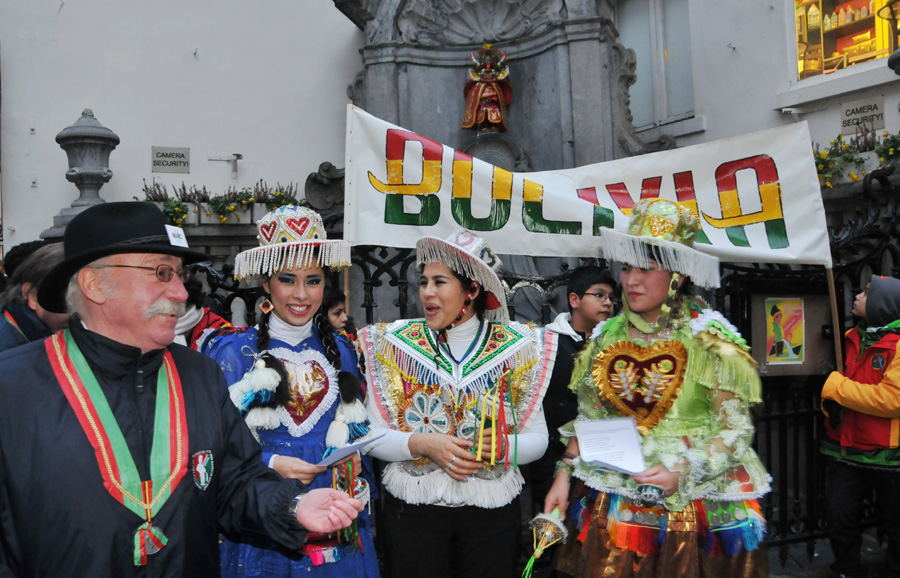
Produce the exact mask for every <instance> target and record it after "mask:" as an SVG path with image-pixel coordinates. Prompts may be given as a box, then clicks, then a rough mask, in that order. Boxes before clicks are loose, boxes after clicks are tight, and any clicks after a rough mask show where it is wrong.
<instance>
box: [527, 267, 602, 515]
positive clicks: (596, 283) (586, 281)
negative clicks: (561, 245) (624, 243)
mask: <svg viewBox="0 0 900 578" xmlns="http://www.w3.org/2000/svg"><path fill="white" fill-rule="evenodd" d="M615 292H616V282H615V279H614V278H613V276H612V275H611V274H610V273H609V271H607V270H605V269H601V268H600V267H597V266H596V265H583V266H581V267H578V268H576V269H573V270H572V273H571V274H570V275H569V280H568V282H567V283H566V294H567V299H568V303H569V311H568V313H560V314H559V315H557V316H556V319H554V320H553V323H551V324H550V325H547V326H546V328H545V329H546V330H547V331H551V332H553V333H555V334H556V335H557V345H556V362H555V363H554V365H553V373H552V374H551V376H550V384H549V385H548V386H547V393H546V395H545V396H544V402H543V403H544V416H545V417H546V419H547V429H548V430H549V433H550V441H549V444H548V446H547V451H546V452H545V453H544V456H543V457H542V458H541V459H539V460H538V461H536V462H534V463H532V464H531V469H530V472H529V476H528V479H529V484H530V485H531V488H532V499H533V500H534V503H535V504H536V508H538V510H537V511H542V508H543V499H544V496H545V495H546V494H547V491H548V490H549V489H550V484H551V483H552V482H553V471H554V469H555V468H556V462H557V461H559V460H560V459H561V457H562V454H563V451H564V450H565V446H564V445H563V444H562V443H560V440H559V427H560V426H562V425H564V424H567V423H569V422H570V421H572V420H573V419H575V416H576V415H577V414H578V403H577V399H576V396H575V393H574V392H572V391H570V390H569V379H570V378H571V376H572V367H573V365H574V363H575V358H576V357H577V356H578V353H579V352H581V349H582V348H583V347H584V345H585V343H586V342H587V340H588V339H590V336H591V333H592V332H593V331H594V328H595V327H596V326H597V325H598V324H599V323H601V322H603V321H606V320H607V319H609V318H610V317H612V316H613V315H614V314H615V311H614V306H613V301H614V300H615V298H616V297H615Z"/></svg>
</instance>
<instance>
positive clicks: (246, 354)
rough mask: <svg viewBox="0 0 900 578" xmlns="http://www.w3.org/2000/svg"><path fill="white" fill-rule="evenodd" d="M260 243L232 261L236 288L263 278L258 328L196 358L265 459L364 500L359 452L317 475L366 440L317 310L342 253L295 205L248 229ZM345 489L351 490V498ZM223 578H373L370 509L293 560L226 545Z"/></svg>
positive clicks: (267, 549)
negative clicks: (214, 374)
mask: <svg viewBox="0 0 900 578" xmlns="http://www.w3.org/2000/svg"><path fill="white" fill-rule="evenodd" d="M257 227H258V229H259V242H260V246H259V247H256V248H253V249H250V250H247V251H244V252H242V253H240V254H238V255H237V257H236V258H235V272H234V276H235V279H250V278H253V277H260V278H261V279H262V286H263V288H264V289H265V292H266V299H265V300H264V301H263V302H262V304H261V305H260V306H259V307H260V309H261V310H262V312H263V315H262V318H261V321H260V322H259V325H257V326H256V327H250V328H247V329H244V330H235V329H234V328H229V329H227V330H223V331H220V332H217V333H216V332H214V333H212V334H211V335H208V336H207V338H206V339H205V341H204V342H203V343H202V344H201V351H202V352H203V353H205V354H207V355H209V356H210V357H212V358H213V359H215V360H216V361H217V362H218V364H219V367H221V368H222V371H223V372H224V373H225V378H226V380H227V381H228V384H229V392H230V394H231V400H232V401H233V402H234V404H235V405H236V406H237V407H238V409H239V410H240V411H241V414H242V415H243V416H244V419H245V421H246V422H247V425H248V426H249V427H250V429H251V431H253V433H254V434H255V435H256V437H257V438H258V439H259V442H260V445H261V446H262V460H263V461H264V462H266V463H267V464H268V465H269V467H270V468H272V469H274V470H276V471H277V472H278V473H280V474H281V475H282V476H283V477H285V478H297V479H299V480H300V481H302V482H303V483H304V484H306V485H307V486H308V487H310V488H321V487H334V488H336V489H339V490H341V491H344V492H347V493H349V494H351V495H353V496H355V497H356V498H357V499H359V500H361V501H363V502H366V501H369V500H370V499H371V498H372V496H371V494H370V492H374V491H375V490H374V489H375V486H374V484H373V483H372V482H373V477H372V470H371V464H370V463H369V459H368V458H360V456H359V453H358V452H357V453H356V454H354V455H353V458H352V459H350V460H346V459H345V460H343V461H342V462H340V463H338V464H335V465H334V466H329V467H325V466H317V465H316V464H318V463H319V462H321V461H322V460H323V458H325V457H327V456H328V455H329V454H331V453H333V452H334V451H335V450H336V449H338V448H340V447H342V446H344V445H346V444H347V443H348V442H355V441H361V440H363V439H364V438H365V437H366V436H367V435H368V433H369V428H368V420H367V417H366V410H365V405H364V404H363V402H362V397H361V395H360V381H359V377H360V374H359V369H358V362H357V356H356V349H355V348H354V346H353V345H351V344H350V343H349V342H348V341H347V339H346V337H344V336H342V335H340V334H339V333H337V332H336V331H335V330H334V328H333V327H332V326H331V324H330V323H329V322H328V316H327V312H326V311H325V310H323V308H322V299H323V295H324V293H325V290H326V281H327V278H328V270H329V269H331V270H333V269H342V268H345V267H348V266H349V265H350V245H349V244H348V243H347V242H346V241H340V240H328V239H327V238H326V233H325V227H324V225H323V224H322V218H321V217H320V216H319V214H318V213H316V212H314V211H312V210H310V209H306V208H302V207H296V206H293V205H288V206H284V207H280V208H278V209H275V210H274V211H272V212H270V213H269V214H268V215H266V216H265V217H263V218H262V219H260V220H259V222H258V223H257ZM348 486H350V488H351V489H348ZM221 561H222V575H223V576H225V577H247V576H279V577H285V576H314V577H328V578H348V577H349V578H373V577H377V576H379V571H378V561H377V558H376V555H375V547H374V544H373V541H372V527H371V520H370V518H369V515H368V512H367V511H363V512H360V514H359V518H358V520H357V523H356V525H355V526H354V527H352V528H351V529H350V530H349V531H346V530H345V531H342V532H340V533H337V534H326V535H322V534H310V536H309V540H308V541H307V543H306V544H305V545H304V546H303V547H302V548H301V550H300V551H290V550H286V549H285V548H283V547H281V546H279V545H278V544H276V543H275V542H273V541H271V540H268V539H262V538H261V539H253V540H247V541H245V542H241V543H236V542H232V541H229V540H224V541H223V542H222V547H221Z"/></svg>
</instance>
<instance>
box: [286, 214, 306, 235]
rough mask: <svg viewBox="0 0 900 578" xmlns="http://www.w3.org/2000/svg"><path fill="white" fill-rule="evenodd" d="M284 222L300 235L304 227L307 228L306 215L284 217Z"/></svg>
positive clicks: (304, 230) (304, 229)
mask: <svg viewBox="0 0 900 578" xmlns="http://www.w3.org/2000/svg"><path fill="white" fill-rule="evenodd" d="M284 223H285V224H286V225H287V226H288V227H290V228H291V229H293V230H294V231H295V232H296V233H297V234H298V235H300V236H301V237H302V236H303V233H305V232H306V229H308V228H309V218H308V217H303V218H302V219H286V220H285V221H284Z"/></svg>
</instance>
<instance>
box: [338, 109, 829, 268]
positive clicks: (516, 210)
mask: <svg viewBox="0 0 900 578" xmlns="http://www.w3.org/2000/svg"><path fill="white" fill-rule="evenodd" d="M346 162H347V164H346V167H347V169H346V173H345V186H346V197H345V198H346V200H345V207H344V218H345V223H344V226H345V238H346V239H347V240H348V241H350V242H351V243H352V244H354V245H386V246H390V247H414V246H415V244H416V241H417V240H418V239H419V238H421V237H422V236H424V235H432V236H437V237H444V236H446V235H448V234H449V233H450V232H452V231H453V230H455V229H457V228H459V227H463V228H466V229H469V230H471V231H477V232H478V234H479V235H480V236H483V237H484V238H485V239H487V241H488V243H490V245H491V247H492V248H493V249H494V251H495V252H497V253H501V254H502V253H508V254H514V255H533V256H571V257H575V256H579V257H595V256H599V254H598V250H597V248H596V243H595V242H594V238H595V237H596V236H598V235H600V234H601V232H602V228H603V227H614V228H616V229H619V230H624V228H625V226H626V225H627V222H628V214H629V213H630V212H631V207H633V206H634V203H635V202H636V201H638V200H640V199H642V198H647V197H663V198H668V199H675V200H679V201H682V202H684V203H687V204H688V205H689V206H691V208H692V209H694V210H695V211H696V212H697V213H698V215H699V216H700V224H701V229H702V230H701V231H700V233H699V234H698V235H697V241H696V243H697V247H698V248H699V249H701V250H704V251H708V252H710V253H713V254H715V255H717V256H718V257H719V258H720V259H722V260H724V261H730V262H739V263H754V262H770V263H808V264H818V265H825V266H826V267H831V252H830V248H829V244H828V234H827V232H826V228H825V210H824V208H823V206H822V196H821V192H820V189H819V182H818V177H817V175H816V169H815V165H814V161H813V158H812V151H811V147H810V138H809V130H808V128H807V126H806V123H805V122H804V123H800V124H793V125H789V126H786V127H783V128H776V129H771V130H766V131H762V132H758V133H754V134H750V135H745V136H740V137H735V138H731V139H726V140H721V141H716V142H711V143H706V144H700V145H695V146H691V147H685V148H682V149H676V150H671V151H663V152H659V153H653V154H647V155H643V156H638V157H633V158H627V159H621V160H615V161H610V162H605V163H599V164H595V165H588V166H583V167H578V168H574V169H567V170H560V171H545V172H535V173H511V172H509V171H506V170H503V169H501V168H499V167H495V166H492V165H490V164H488V163H485V162H483V161H480V160H478V159H474V158H472V157H471V156H469V155H467V154H465V153H462V152H460V151H456V150H453V149H451V148H449V147H446V146H443V145H441V144H440V143H437V142H435V141H432V140H430V139H428V138H425V137H423V136H420V135H417V134H415V133H412V132H410V131H407V130H404V129H402V128H400V127H397V126H395V125H392V124H390V123H387V122H384V121H382V120H380V119H378V118H375V117H373V116H371V115H369V114H367V113H366V112H365V111H363V110H362V109H360V108H357V107H355V106H353V105H348V111H347V159H346Z"/></svg>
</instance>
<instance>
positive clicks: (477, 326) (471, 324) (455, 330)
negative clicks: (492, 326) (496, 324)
mask: <svg viewBox="0 0 900 578" xmlns="http://www.w3.org/2000/svg"><path fill="white" fill-rule="evenodd" d="M480 332H481V319H479V318H478V315H473V316H472V318H471V319H469V320H468V321H465V322H463V323H460V324H459V325H456V326H454V327H451V328H450V329H448V330H447V346H448V347H449V348H450V353H451V354H452V355H453V358H454V359H456V360H457V361H462V357H463V356H464V355H465V354H466V352H467V351H468V350H469V346H470V345H472V342H473V341H475V338H476V337H478V334H479V333H480Z"/></svg>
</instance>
